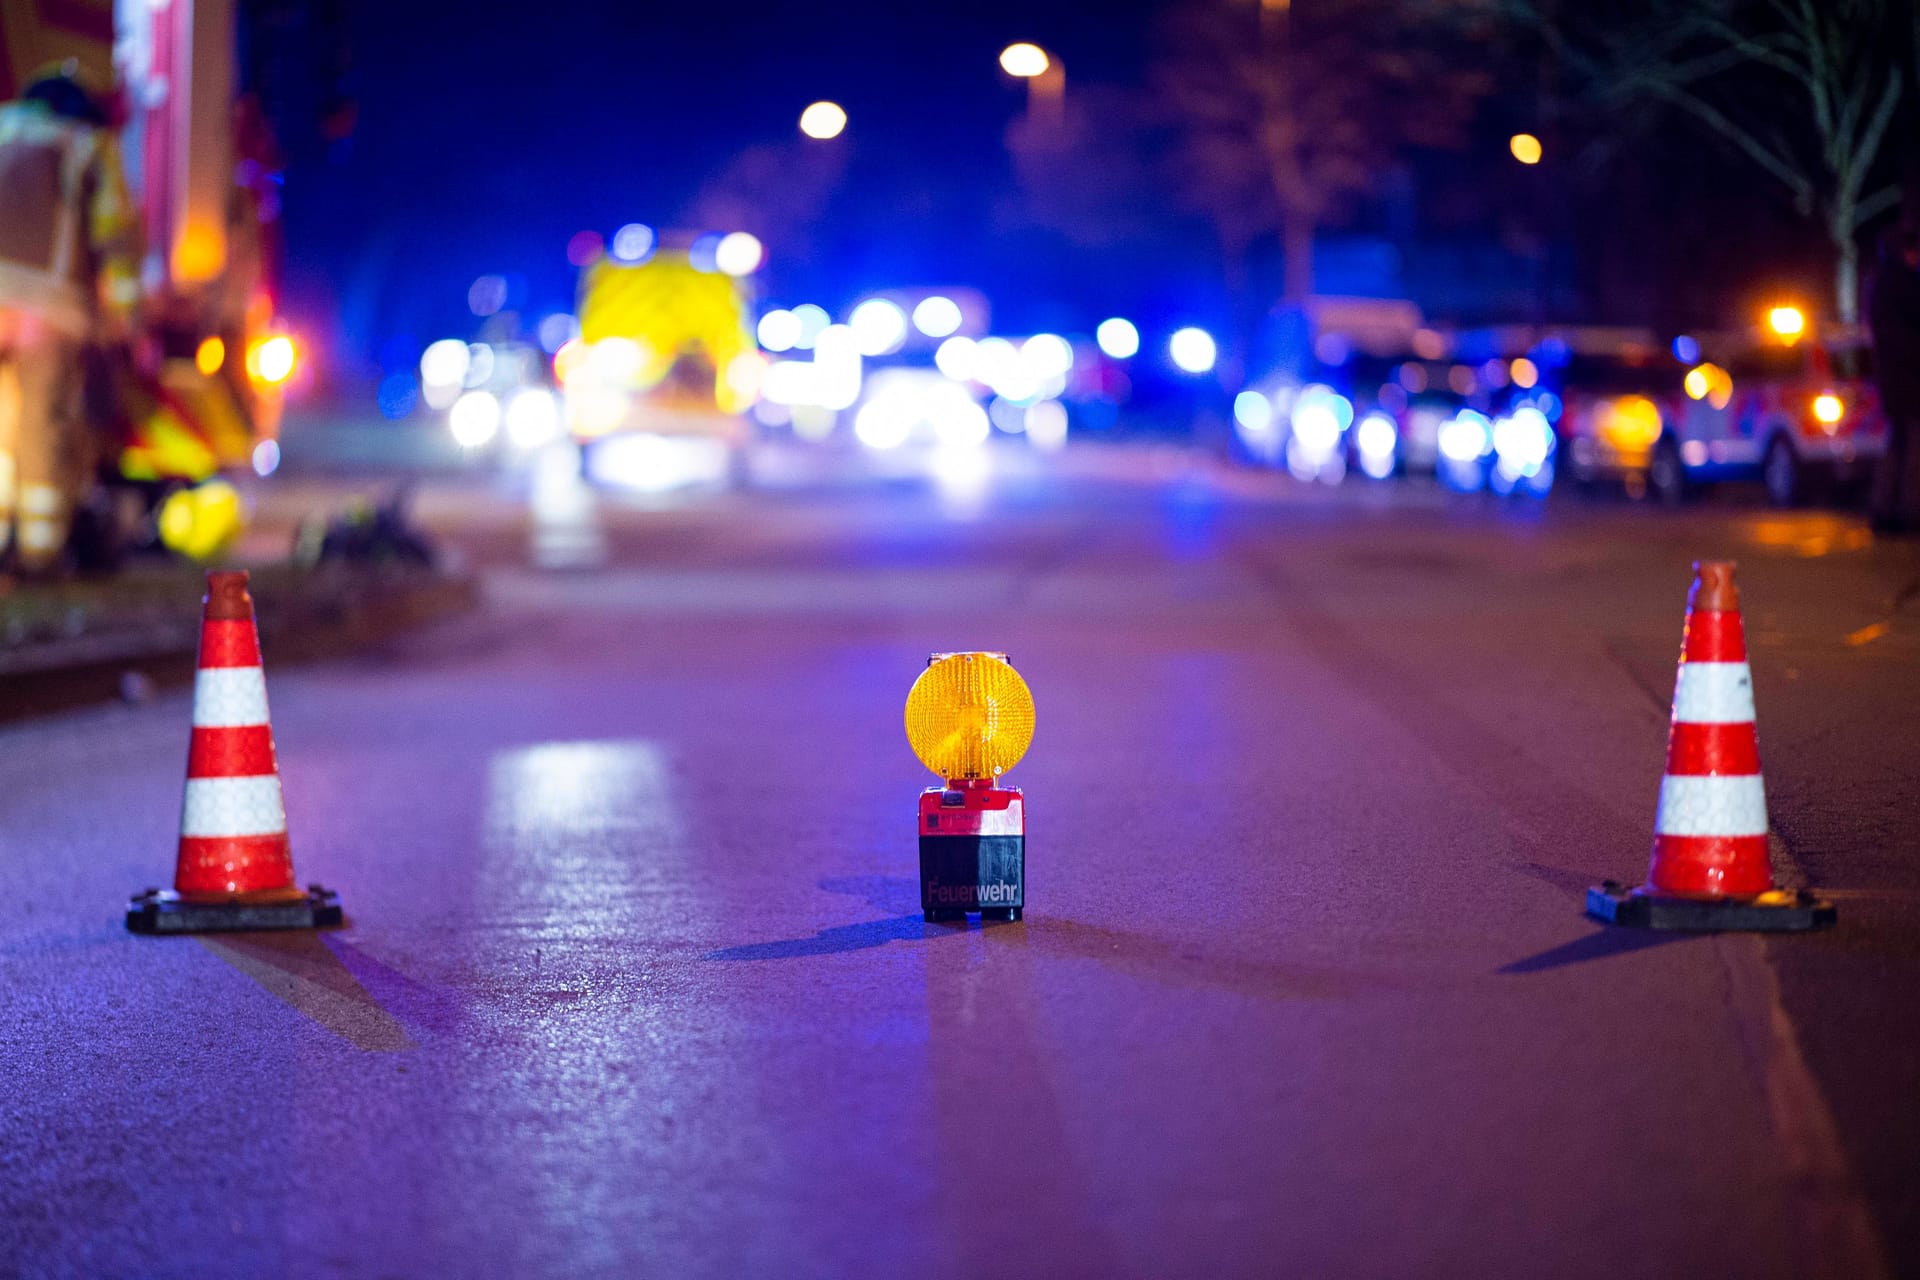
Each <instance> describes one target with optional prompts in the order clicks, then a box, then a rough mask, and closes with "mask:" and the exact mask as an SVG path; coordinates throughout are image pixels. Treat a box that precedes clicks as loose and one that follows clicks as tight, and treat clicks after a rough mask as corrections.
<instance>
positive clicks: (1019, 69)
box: [1000, 42, 1052, 80]
mask: <svg viewBox="0 0 1920 1280" xmlns="http://www.w3.org/2000/svg"><path fill="white" fill-rule="evenodd" d="M1050 65H1052V60H1051V59H1049V58H1048V57H1047V51H1046V50H1045V49H1042V48H1041V47H1040V46H1039V45H1037V44H1026V43H1024V42H1022V43H1020V44H1010V45H1008V46H1007V47H1006V48H1004V49H1002V50H1001V51H1000V69H1001V70H1002V71H1005V72H1006V73H1007V74H1008V75H1010V76H1017V77H1019V78H1020V79H1022V80H1025V79H1028V78H1030V77H1033V76H1039V75H1045V74H1046V71H1047V68H1048V67H1049V66H1050Z"/></svg>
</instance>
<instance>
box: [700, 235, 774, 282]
mask: <svg viewBox="0 0 1920 1280" xmlns="http://www.w3.org/2000/svg"><path fill="white" fill-rule="evenodd" d="M765 256H766V250H765V249H764V248H763V247H762V246H761V244H760V241H759V238H758V237H756V236H754V235H751V234H750V233H748V232H745V231H730V232H728V233H727V234H726V235H724V236H721V237H720V242H719V243H718V244H716V245H714V247H713V265H714V266H716V267H718V268H719V269H720V271H721V274H723V275H729V276H750V275H752V274H753V273H754V272H755V271H758V270H759V269H760V262H761V260H762V259H763V258H764V257H765Z"/></svg>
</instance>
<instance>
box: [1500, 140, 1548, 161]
mask: <svg viewBox="0 0 1920 1280" xmlns="http://www.w3.org/2000/svg"><path fill="white" fill-rule="evenodd" d="M1507 150H1509V151H1511V152H1513V158H1514V159H1515V160H1518V161H1519V162H1520V163H1521V164H1539V163H1540V139H1538V138H1536V137H1534V136H1533V135H1532V134H1530V133H1516V134H1514V135H1513V136H1512V137H1511V138H1509V139H1507Z"/></svg>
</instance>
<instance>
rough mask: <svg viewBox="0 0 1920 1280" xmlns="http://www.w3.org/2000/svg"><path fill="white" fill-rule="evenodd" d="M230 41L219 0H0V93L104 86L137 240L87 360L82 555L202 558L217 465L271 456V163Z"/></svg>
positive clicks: (275, 358)
mask: <svg viewBox="0 0 1920 1280" xmlns="http://www.w3.org/2000/svg"><path fill="white" fill-rule="evenodd" d="M237 51H238V33H237V29H236V0H140V2H137V3H132V2H128V0H120V2H119V3H114V0H0V100H10V99H13V98H17V97H18V96H19V94H20V92H21V90H22V89H23V88H24V87H25V86H26V84H27V83H28V82H29V81H30V80H31V79H33V78H34V77H35V76H36V75H38V74H42V73H43V71H44V69H46V68H49V67H58V68H63V69H64V70H65V72H67V73H69V74H73V75H76V76H77V77H78V78H80V79H82V80H83V81H84V82H86V83H89V84H91V85H97V86H101V87H106V86H113V87H114V88H115V89H116V90H117V92H118V105H119V106H120V107H121V108H122V110H121V111H120V112H118V113H117V114H119V115H122V116H124V119H123V120H116V121H114V123H116V124H118V125H119V130H120V143H121V147H120V150H121V153H122V155H123V157H124V164H125V171H126V179H127V186H128V189H129V191H130V193H131V195H132V198H133V201H134V204H135V206H136V209H137V212H138V215H139V216H138V221H139V223H140V238H141V242H142V243H143V244H144V246H145V257H144V259H143V260H142V262H141V264H140V277H141V278H140V298H139V302H138V304H137V309H136V313H135V319H134V331H133V334H132V335H131V342H130V343H129V344H128V348H127V349H126V350H125V351H117V352H103V351H99V350H96V351H95V352H94V353H93V358H91V359H90V361H89V366H90V367H89V369H88V375H87V382H88V394H87V404H86V415H87V425H88V427H89V428H90V429H91V430H92V431H94V432H95V433H96V436H97V444H98V447H97V448H96V449H95V451H94V452H95V454H96V456H97V457H98V458H99V459H100V467H99V476H98V479H99V484H98V486H97V487H96V489H95V490H94V492H93V493H91V494H90V495H88V496H86V497H85V498H84V500H83V501H82V503H81V506H80V510H79V511H78V512H77V513H76V519H75V523H74V528H73V532H72V535H71V537H72V544H71V546H70V550H71V552H72V553H73V555H74V557H75V558H76V559H77V560H79V561H80V562H81V563H82V564H92V565H94V566H102V565H105V564H110V563H112V562H113V561H115V560H117V558H118V556H119V554H120V553H121V551H123V550H124V549H126V548H128V547H131V546H136V545H140V544H143V543H151V542H154V541H159V542H161V543H163V544H164V545H166V546H168V547H169V548H171V549H173V550H176V551H180V552H183V553H185V554H189V555H194V556H196V557H199V558H211V557H213V556H216V555H218V554H220V553H221V552H222V551H224V550H225V549H226V547H227V546H228V545H230V543H231V542H232V540H233V538H234V537H235V536H237V534H238V532H239V527H240V524H239V520H240V517H239V512H240V509H241V508H240V504H239V502H238V501H237V500H235V499H234V498H233V495H232V493H231V490H228V489H227V488H226V486H225V485H224V484H222V483H221V482H220V481H219V479H218V477H219V475H220V473H221V472H223V471H231V470H236V469H238V468H242V467H246V466H248V465H249V464H251V465H252V466H253V467H254V468H255V469H256V470H258V471H260V472H262V473H265V472H267V471H270V470H272V469H273V467H274V465H276V464H277V460H278V446H277V444H276V443H275V438H276V436H277V434H278V430H279V422H280V412H281V403H282V397H283V394H284V390H285V388H286V386H287V384H288V382H289V381H290V380H291V379H292V377H293V375H294V373H295V370H296V366H297V365H298V363H299V352H298V349H297V347H296V345H295V343H294V340H293V338H292V337H291V336H290V335H289V334H287V333H285V332H284V331H283V330H282V328H281V326H280V324H279V323H278V321H277V319H276V317H275V314H274V306H275V298H274V294H275V290H276V288H277V284H278V281H277V278H276V277H277V268H278V258H279V244H278V217H279V182H280V173H279V160H278V157H277V151H276V148H275V146H274V143H273V140H272V137H271V134H270V131H269V129H268V127H267V124H266V120H265V117H264V115H263V113H262V112H261V111H260V109H259V106H258V103H257V102H256V101H255V100H253V99H252V98H250V97H246V96H242V95H241V94H239V93H238V92H237V81H238V76H237V69H236V62H237Z"/></svg>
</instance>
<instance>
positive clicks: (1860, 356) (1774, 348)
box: [1647, 331, 1887, 506]
mask: <svg viewBox="0 0 1920 1280" xmlns="http://www.w3.org/2000/svg"><path fill="white" fill-rule="evenodd" d="M1872 354H1873V353H1872V348H1871V347H1870V346H1869V345H1868V343H1867V342H1866V340H1865V336H1864V335H1863V334H1860V333H1857V332H1851V331H1849V332H1841V333H1836V334H1832V335H1828V336H1826V337H1824V338H1822V339H1818V340H1809V341H1805V342H1799V343H1795V344H1793V345H1791V346H1788V345H1784V344H1772V345H1768V346H1763V347H1759V348H1755V349H1753V350H1750V351H1747V352H1744V353H1741V354H1739V355H1737V356H1734V357H1732V358H1730V359H1729V360H1728V361H1727V364H1726V366H1725V367H1724V368H1723V367H1722V366H1720V365H1718V364H1715V363H1713V362H1711V361H1706V362H1703V363H1700V364H1697V365H1695V366H1694V367H1693V368H1691V369H1689V370H1688V371H1687V372H1686V374H1685V376H1684V377H1683V378H1682V380H1681V388H1680V391H1679V393H1678V394H1675V395H1671V396H1669V397H1668V398H1667V402H1666V403H1667V414H1666V423H1665V427H1664V429H1663V430H1662V432H1661V433H1660V437H1659V439H1658V440H1657V441H1656V442H1655V444H1654V446H1653V451H1652V456H1651V458H1650V460H1649V463H1648V471H1647V485H1648V488H1649V489H1650V490H1651V491H1652V492H1653V494H1654V495H1655V496H1656V497H1658V498H1660V499H1661V500H1663V501H1666V502H1679V501H1680V500H1682V499H1683V498H1684V497H1686V496H1687V494H1688V493H1689V492H1690V491H1692V490H1694V489H1696V488H1698V487H1700V486H1702V485H1707V484H1712V483H1715V482H1718V481H1722V480H1752V479H1757V480H1759V481H1760V482H1761V483H1762V484H1764V485H1765V486H1766V490H1767V496H1768V497H1769V498H1770V499H1772V501H1773V502H1774V503H1775V504H1777V505H1779V506H1791V505H1794V504H1796V503H1800V502H1803V501H1806V500H1807V499H1808V497H1810V496H1811V495H1813V494H1815V493H1819V492H1823V491H1824V492H1831V493H1836V494H1842V493H1846V492H1849V491H1854V490H1857V489H1859V488H1860V487H1861V486H1862V485H1863V484H1864V483H1865V481H1866V478H1867V476H1868V475H1869V474H1870V473H1871V471H1872V469H1873V464H1874V461H1875V460H1876V459H1878V458H1879V457H1880V456H1881V455H1882V454H1883V453H1885V452H1886V448H1887V421H1886V416H1885V415H1884V414H1883V413H1882V412H1881V409H1880V398H1879V395H1878V394H1877V393H1876V392H1875V390H1874V386H1873V376H1872V375H1873V370H1872V367H1871V360H1872Z"/></svg>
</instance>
